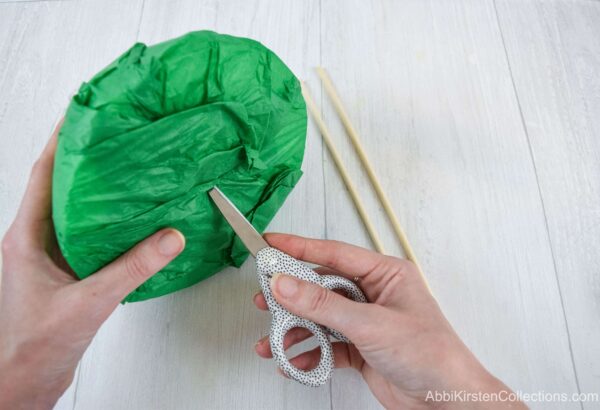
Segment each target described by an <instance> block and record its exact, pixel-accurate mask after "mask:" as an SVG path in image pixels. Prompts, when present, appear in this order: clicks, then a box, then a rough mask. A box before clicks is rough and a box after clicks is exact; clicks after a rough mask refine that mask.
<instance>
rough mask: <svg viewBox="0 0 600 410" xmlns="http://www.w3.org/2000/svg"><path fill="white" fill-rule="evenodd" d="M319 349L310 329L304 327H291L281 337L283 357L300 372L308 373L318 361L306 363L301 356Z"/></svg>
mask: <svg viewBox="0 0 600 410" xmlns="http://www.w3.org/2000/svg"><path fill="white" fill-rule="evenodd" d="M317 347H319V341H318V340H317V338H316V336H315V335H314V334H313V333H312V332H311V331H310V329H307V328H304V327H293V328H291V329H290V330H288V331H287V333H286V334H285V336H284V337H283V348H284V349H285V357H286V358H287V359H288V361H289V362H290V363H292V364H293V365H295V366H296V367H298V368H299V369H301V370H305V371H309V370H312V369H314V368H315V367H317V365H318V364H319V362H318V360H316V361H314V360H313V361H310V363H309V362H307V361H306V360H303V357H302V354H303V353H305V352H307V351H310V350H313V349H315V348H317Z"/></svg>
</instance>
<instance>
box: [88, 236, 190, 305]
mask: <svg viewBox="0 0 600 410" xmlns="http://www.w3.org/2000/svg"><path fill="white" fill-rule="evenodd" d="M183 248H185V237H184V236H183V235H182V234H181V232H179V231H177V230H175V229H171V228H168V229H162V230H160V231H158V232H156V233H155V234H154V235H152V236H150V237H148V238H146V239H144V240H143V241H142V242H140V243H138V244H137V245H135V246H134V247H133V248H132V249H130V250H129V251H127V253H125V254H123V255H121V256H120V257H119V258H118V259H116V260H115V261H114V262H112V263H111V264H109V265H107V266H105V267H104V268H102V269H101V270H99V271H98V272H96V273H95V274H94V275H92V276H90V277H89V278H86V279H85V280H83V281H81V282H80V284H81V285H83V286H86V287H90V288H91V289H92V291H93V293H95V294H98V295H100V296H101V297H102V299H104V301H105V302H109V303H110V302H112V303H113V304H114V305H115V306H116V305H117V304H118V303H119V302H121V300H123V299H124V298H125V296H127V295H128V294H129V293H131V292H132V291H134V290H135V289H136V288H137V287H138V286H140V285H141V284H142V283H144V282H145V281H146V280H148V279H149V278H150V277H151V276H152V275H154V274H155V273H156V272H158V271H159V270H161V269H162V268H164V267H165V266H167V264H168V263H169V262H171V261H172V260H173V259H175V257H176V256H177V255H179V254H180V253H181V251H182V250H183Z"/></svg>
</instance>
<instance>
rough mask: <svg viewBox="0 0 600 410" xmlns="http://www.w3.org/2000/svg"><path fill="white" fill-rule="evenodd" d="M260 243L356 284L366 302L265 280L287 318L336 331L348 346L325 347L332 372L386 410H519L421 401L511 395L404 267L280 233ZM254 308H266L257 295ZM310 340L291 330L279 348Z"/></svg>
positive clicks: (267, 352)
mask: <svg viewBox="0 0 600 410" xmlns="http://www.w3.org/2000/svg"><path fill="white" fill-rule="evenodd" d="M265 239H266V240H267V242H269V244H270V245H271V246H273V247H274V248H277V249H280V250H281V251H283V252H286V253H287V254H289V255H291V256H293V257H294V258H296V259H299V260H304V261H307V262H310V263H316V264H319V265H322V266H323V267H322V268H319V269H317V270H316V271H317V272H318V273H321V274H334V275H339V276H343V277H346V278H348V279H353V278H355V277H357V278H358V284H359V285H360V287H361V288H362V290H363V291H364V293H365V295H366V297H367V299H368V300H369V302H370V303H367V304H361V303H357V302H354V301H352V300H350V299H347V298H345V297H343V296H342V295H339V294H337V293H335V292H332V291H329V290H327V289H324V288H322V287H320V286H317V285H314V284H311V283H309V282H305V281H302V280H299V279H297V278H294V277H293V276H289V275H285V274H278V275H275V276H274V277H273V278H272V280H271V289H272V292H273V295H274V296H275V299H276V300H277V302H279V303H280V304H281V305H282V306H283V307H285V308H286V309H287V310H289V311H290V312H292V313H294V314H296V315H298V316H300V317H304V318H307V319H309V320H312V321H314V322H316V323H319V324H321V325H324V326H326V327H330V328H332V329H336V330H338V331H340V332H342V333H343V334H344V335H345V336H346V337H348V338H349V339H350V340H351V341H352V343H353V344H346V343H342V342H334V343H333V352H334V356H335V366H336V367H337V368H345V367H351V368H354V369H356V370H358V371H359V372H361V374H362V376H363V378H364V380H365V381H366V383H367V384H368V385H369V388H370V389H371V391H372V392H373V394H374V395H375V397H377V399H378V400H379V401H380V402H381V403H382V404H383V405H384V406H385V407H386V408H411V409H413V408H414V409H418V408H461V409H464V408H485V409H493V408H525V406H524V405H523V404H522V403H520V402H517V401H512V402H510V401H496V402H475V401H470V402H447V403H440V402H434V401H432V400H427V396H428V392H436V391H437V392H443V391H445V392H450V391H466V392H472V393H475V394H478V393H479V392H481V393H499V392H501V391H503V392H505V393H511V391H510V390H509V389H508V387H506V386H505V385H504V384H503V383H502V382H500V381H499V380H498V379H496V378H495V377H493V376H492V375H491V374H490V373H489V372H487V370H485V368H484V367H483V366H482V365H481V364H480V363H479V361H478V360H477V359H476V358H475V356H474V355H473V354H472V353H471V352H470V351H469V349H468V348H467V347H466V346H465V345H464V343H463V342H462V341H461V340H460V338H459V337H458V335H457V334H456V333H455V331H454V330H453V329H452V326H451V325H450V323H448V321H447V320H446V318H445V317H444V315H443V313H442V311H441V310H440V308H439V306H438V304H437V302H436V301H435V299H434V298H433V297H432V295H431V293H430V292H429V290H428V289H427V286H426V284H425V282H424V280H423V278H422V277H421V275H420V274H419V272H418V271H417V269H416V267H415V266H414V265H413V264H412V263H411V262H409V261H406V260H402V259H398V258H394V257H391V256H385V255H381V254H378V253H375V252H371V251H368V250H366V249H363V248H359V247H357V246H352V245H348V244H345V243H342V242H336V241H325V240H316V239H306V238H302V237H299V236H292V235H283V234H268V235H265ZM254 303H255V304H256V306H257V307H258V308H259V309H262V310H266V309H267V305H266V302H265V299H264V297H263V295H262V294H261V293H258V294H257V295H256V296H255V297H254ZM311 335H312V334H311V333H310V332H309V331H308V330H306V329H302V328H295V329H291V330H290V331H289V332H288V334H287V335H286V337H285V339H284V346H285V348H286V349H287V348H288V347H290V346H292V345H294V344H296V343H299V342H301V341H303V340H305V339H307V338H309V337H310V336H311ZM256 352H257V353H258V354H259V355H260V356H261V357H265V358H270V357H272V353H271V348H270V345H269V338H268V336H265V337H264V338H262V339H261V340H259V341H258V343H257V344H256ZM319 358H320V350H319V348H316V349H314V350H311V351H309V352H304V353H302V354H300V355H298V356H296V357H295V358H293V359H291V360H290V362H291V363H292V364H293V365H295V366H296V367H298V368H300V369H303V370H308V369H311V368H314V367H316V365H317V364H318V362H319Z"/></svg>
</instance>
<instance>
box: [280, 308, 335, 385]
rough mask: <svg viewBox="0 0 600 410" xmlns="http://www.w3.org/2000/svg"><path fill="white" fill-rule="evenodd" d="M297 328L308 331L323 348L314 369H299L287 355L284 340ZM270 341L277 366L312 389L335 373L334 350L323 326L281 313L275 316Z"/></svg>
mask: <svg viewBox="0 0 600 410" xmlns="http://www.w3.org/2000/svg"><path fill="white" fill-rule="evenodd" d="M295 327H303V328H305V329H308V330H309V331H310V332H311V333H312V334H313V335H315V337H316V338H317V342H318V343H319V346H320V347H321V358H320V359H319V364H318V365H317V367H315V368H314V369H311V370H301V369H298V368H297V367H296V366H294V365H293V364H291V363H290V361H289V360H288V358H287V356H286V355H285V349H284V346H283V339H284V338H285V335H286V333H287V332H288V331H289V330H290V329H293V328H295ZM269 341H270V343H271V352H272V353H273V357H274V358H275V361H276V362H277V365H278V366H279V368H280V369H281V370H282V371H283V372H284V373H285V374H286V375H287V376H288V377H290V378H292V379H294V380H296V381H298V382H300V383H302V384H304V385H306V386H311V387H318V386H322V385H323V384H325V383H326V382H327V380H329V378H330V377H331V373H332V371H333V348H332V346H331V342H330V341H329V337H328V336H327V333H325V331H324V330H323V327H322V326H320V325H318V324H316V323H314V322H311V321H310V320H306V319H302V318H300V317H298V316H296V315H293V314H291V313H289V312H287V311H285V312H279V314H275V315H273V322H272V324H271V333H270V335H269Z"/></svg>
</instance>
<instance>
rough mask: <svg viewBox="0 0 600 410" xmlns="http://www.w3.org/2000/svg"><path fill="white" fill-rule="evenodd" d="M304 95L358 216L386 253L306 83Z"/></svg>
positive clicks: (380, 251)
mask: <svg viewBox="0 0 600 410" xmlns="http://www.w3.org/2000/svg"><path fill="white" fill-rule="evenodd" d="M302 95H303V96H304V100H305V101H306V106H307V107H308V111H310V113H311V115H312V116H313V119H314V120H315V122H316V123H317V127H318V128H319V131H320V132H321V137H323V141H325V145H326V146H327V149H328V150H329V153H330V154H331V158H333V162H334V163H335V165H336V167H337V169H338V171H339V173H340V176H341V177H342V180H343V181H344V184H345V185H346V188H347V189H348V192H349V193H350V197H351V198H352V201H353V202H354V205H355V206H356V210H357V211H358V215H360V218H361V219H362V221H363V223H364V224H365V228H366V229H367V232H368V233H369V236H370V237H371V241H372V242H373V246H375V250H377V252H379V253H385V250H384V248H383V245H382V243H381V240H380V239H379V236H378V235H377V232H376V231H375V227H374V226H373V223H372V222H371V220H370V219H369V215H368V214H367V211H366V210H365V207H364V205H363V203H362V200H361V199H360V196H359V195H358V191H357V190H356V187H355V186H354V183H353V182H352V180H351V179H350V175H349V174H348V171H347V170H346V167H345V166H344V163H343V162H342V159H341V157H340V154H339V153H338V151H337V149H336V148H335V145H333V141H332V140H331V133H330V132H329V129H328V128H327V126H326V125H325V122H324V121H323V118H322V117H321V113H320V112H319V109H318V108H317V105H316V104H315V102H314V100H313V98H312V97H311V95H310V92H309V91H308V88H307V87H306V84H304V83H302Z"/></svg>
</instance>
